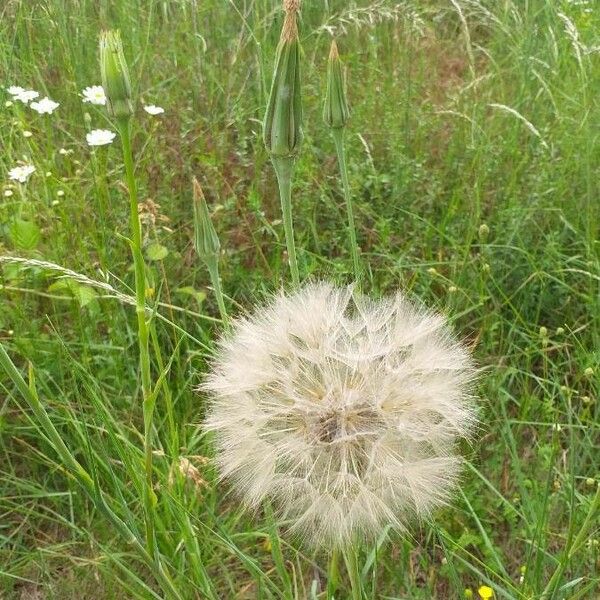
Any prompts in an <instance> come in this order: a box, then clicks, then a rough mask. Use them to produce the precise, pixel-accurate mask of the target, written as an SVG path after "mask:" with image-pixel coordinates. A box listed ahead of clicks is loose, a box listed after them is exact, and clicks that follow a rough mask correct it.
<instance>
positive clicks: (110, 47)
mask: <svg viewBox="0 0 600 600" xmlns="http://www.w3.org/2000/svg"><path fill="white" fill-rule="evenodd" d="M100 71H101V74H102V87H103V88H104V92H105V94H106V106H107V108H108V113H109V114H110V115H111V116H113V117H115V118H117V119H127V118H129V117H130V116H131V115H132V114H133V104H132V102H131V82H130V80H129V70H128V69H127V63H126V62H125V56H124V54H123V44H122V43H121V36H120V34H119V32H118V31H103V32H102V34H101V35H100Z"/></svg>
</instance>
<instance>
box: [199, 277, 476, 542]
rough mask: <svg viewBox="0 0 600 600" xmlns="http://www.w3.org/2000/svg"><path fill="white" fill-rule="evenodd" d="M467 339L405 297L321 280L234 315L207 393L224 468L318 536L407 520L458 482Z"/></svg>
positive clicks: (250, 498)
mask: <svg viewBox="0 0 600 600" xmlns="http://www.w3.org/2000/svg"><path fill="white" fill-rule="evenodd" d="M473 377H474V369H473V365H472V362H471V359H470V356H469V352H468V351H467V349H466V348H465V347H464V346H463V345H462V344H460V343H459V342H457V341H456V340H455V339H454V338H453V337H452V335H451V333H450V332H449V330H448V328H447V325H446V322H445V320H444V318H443V317H441V316H439V315H436V314H432V313H429V312H425V311H423V310H420V309H418V308H416V307H415V306H413V305H412V304H411V303H410V302H409V301H408V300H407V299H406V298H404V297H403V296H402V295H401V294H397V295H396V296H395V297H393V298H390V299H384V300H376V301H374V300H369V299H368V298H365V297H363V296H361V295H360V294H359V293H357V292H356V291H354V290H353V289H352V288H336V287H334V286H333V285H330V284H326V283H320V284H313V285H308V286H306V287H304V288H302V289H301V290H300V291H298V292H295V293H294V294H292V295H289V296H285V295H281V296H279V297H278V298H276V299H275V300H274V301H273V302H272V303H271V304H269V305H268V306H266V307H264V308H261V309H259V310H258V311H257V312H256V313H255V314H254V315H251V316H249V317H247V318H242V319H239V320H237V321H236V322H234V324H233V328H232V333H231V334H229V335H228V336H227V337H226V338H225V339H224V340H223V341H222V342H221V345H220V349H219V351H218V352H217V355H216V358H215V360H214V364H213V367H212V371H211V373H210V374H209V376H208V378H207V380H206V381H205V383H204V384H203V385H202V386H201V389H203V390H204V391H206V392H208V393H209V394H210V396H211V404H210V408H209V412H208V416H207V419H206V422H205V426H206V428H207V429H208V430H211V431H214V432H215V436H216V445H217V450H218V451H217V462H218V465H219V467H220V472H221V475H222V477H224V478H230V479H231V480H232V482H233V484H234V489H235V490H236V491H237V492H239V493H240V494H241V495H242V496H243V498H244V500H245V501H246V503H247V505H249V506H251V507H257V506H258V505H260V503H261V502H262V501H263V500H265V499H268V500H270V501H272V502H273V504H274V506H275V507H276V509H277V510H278V515H279V516H280V517H282V518H284V519H289V520H290V522H291V523H292V525H291V530H292V531H294V532H297V533H298V534H299V535H301V536H303V537H305V538H306V541H308V542H310V543H311V544H313V545H315V546H323V545H325V546H343V545H345V544H347V543H349V542H350V541H351V540H353V539H354V538H355V537H362V538H372V537H373V536H376V535H377V534H378V533H380V531H381V528H382V527H384V526H385V525H386V524H390V525H392V526H393V527H395V528H397V529H400V530H404V529H405V528H406V525H407V521H408V520H409V519H410V517H411V516H413V515H414V516H420V517H423V516H428V515H429V514H430V513H431V511H432V509H434V508H435V507H436V506H438V505H440V504H442V503H443V502H444V501H445V500H446V499H447V497H448V494H449V492H450V490H451V489H452V487H453V484H454V483H455V482H456V479H457V475H458V472H459V468H460V459H459V457H458V456H457V455H456V454H455V445H456V441H457V440H458V438H460V437H463V436H466V435H467V434H469V432H470V431H471V429H472V427H473V425H474V423H475V420H476V419H475V408H474V403H473V400H472V397H471V395H470V390H471V387H472V381H473Z"/></svg>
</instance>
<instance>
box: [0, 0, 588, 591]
mask: <svg viewBox="0 0 600 600" xmlns="http://www.w3.org/2000/svg"><path fill="white" fill-rule="evenodd" d="M281 22H282V14H281V11H280V2H279V1H278V0H231V1H223V0H187V1H185V2H184V1H183V0H180V1H173V2H163V1H156V0H144V1H142V0H123V1H121V2H108V1H104V0H102V1H99V2H98V1H92V0H36V1H34V2H30V1H25V0H7V1H5V2H3V3H2V4H1V5H0V73H1V74H2V77H1V80H0V85H2V88H3V89H2V90H0V141H1V147H2V153H0V177H1V178H2V183H1V190H2V194H3V195H2V196H0V247H1V248H0V249H1V252H0V255H2V258H0V267H1V278H2V279H1V288H0V294H1V296H0V302H1V304H0V307H1V310H0V342H1V343H2V346H3V347H4V348H5V349H6V351H7V353H8V355H9V356H10V357H11V359H12V361H14V363H15V365H16V366H17V368H18V371H15V372H14V373H13V374H12V375H13V377H9V371H6V370H5V369H3V370H2V372H1V374H0V389H1V390H2V393H1V395H0V449H1V453H2V454H1V455H2V459H1V461H0V515H1V519H0V597H2V598H18V599H26V598H61V599H62V598H162V597H165V596H166V595H167V594H168V593H169V592H168V591H166V588H168V587H169V584H168V583H165V582H170V584H171V585H172V587H173V588H174V589H175V590H176V591H177V592H176V593H177V594H179V596H180V597H182V598H240V599H241V598H286V599H288V598H325V597H327V596H326V587H327V561H326V559H325V558H324V557H323V556H320V555H319V554H318V553H317V554H316V555H315V554H313V553H310V552H307V551H306V550H305V549H303V547H302V546H301V545H299V544H297V543H296V541H295V540H294V539H288V538H286V537H280V536H279V524H277V523H275V522H274V520H273V519H272V518H271V515H270V512H269V509H268V507H265V510H264V513H261V514H257V515H253V514H248V513H246V512H244V511H243V510H242V509H241V508H240V506H239V503H238V501H237V499H236V498H235V496H234V494H232V490H231V489H230V488H229V487H228V486H227V485H225V484H218V483H217V481H216V479H217V475H216V472H215V469H214V466H213V460H212V453H213V451H212V445H211V440H210V437H207V436H206V435H203V432H202V430H201V429H200V427H199V423H200V422H201V421H202V419H203V417H204V411H205V398H204V397H202V395H199V394H197V393H195V392H194V386H196V385H197V384H198V383H199V382H200V380H201V377H202V373H203V372H204V371H205V368H206V362H207V360H208V359H209V358H210V356H211V349H212V347H213V344H214V340H215V338H216V335H218V332H219V331H220V330H221V328H222V324H221V322H220V317H219V315H220V311H219V308H220V307H219V305H218V303H217V300H216V298H215V296H214V294H213V293H212V288H211V274H210V273H209V272H208V270H207V269H206V267H205V265H204V263H203V262H202V261H200V260H199V259H198V257H197V256H196V254H195V252H194V219H193V212H194V210H193V206H194V197H193V188H192V181H193V179H194V177H195V178H197V179H198V181H199V182H200V184H201V186H202V189H203V190H204V195H205V196H206V200H207V202H208V206H209V208H210V211H211V215H212V220H213V223H214V225H215V227H216V230H217V232H218V235H219V238H220V242H221V249H222V253H221V259H220V264H219V267H220V277H221V282H222V287H223V293H224V295H225V302H226V304H227V312H228V313H229V314H230V315H234V314H238V313H240V312H243V311H244V310H245V309H248V308H249V307H251V306H252V304H253V303H254V302H255V301H257V300H261V299H263V298H265V297H266V296H267V295H268V294H270V293H271V292H272V291H274V290H276V289H278V288H279V287H280V286H281V285H286V284H287V282H288V279H289V273H288V265H287V257H286V254H285V236H284V232H283V225H282V221H281V212H280V208H279V198H278V189H277V182H276V179H275V175H274V173H273V170H272V168H271V166H270V161H269V158H268V156H267V153H266V151H265V149H264V147H263V143H262V137H261V120H262V117H263V115H264V110H265V107H266V103H267V98H268V93H269V87H270V80H271V73H272V61H273V57H274V54H275V47H276V44H277V40H278V37H279V31H280V26H281ZM104 28H119V29H120V30H121V32H122V36H123V40H124V45H125V55H126V56H127V58H128V61H129V65H130V71H131V77H132V81H133V84H134V88H135V89H134V97H135V98H137V99H138V102H137V103H136V115H135V117H134V119H133V123H132V142H133V152H134V156H135V178H136V180H137V183H138V193H139V197H140V200H141V205H140V215H141V219H142V223H143V230H144V234H145V235H144V240H143V247H144V254H145V259H146V261H147V262H148V264H149V265H150V269H149V271H148V277H150V278H151V281H150V282H149V288H150V289H149V290H148V291H147V293H146V302H147V305H148V306H149V307H150V308H151V310H152V313H153V315H154V317H153V319H152V320H151V325H150V327H149V346H150V349H151V352H152V356H153V372H152V376H153V382H154V384H155V386H156V387H155V388H154V390H153V392H155V393H156V409H155V415H154V424H153V431H152V432H151V433H152V437H153V443H154V455H153V482H154V486H155V493H156V494H157V497H158V499H159V501H158V503H157V505H156V507H155V516H154V526H155V533H156V542H157V547H158V549H159V552H160V556H161V566H162V568H163V569H164V571H163V572H157V568H156V564H155V563H153V562H152V557H150V559H148V557H146V558H144V556H143V544H142V548H141V549H140V548H139V546H140V540H143V539H144V503H143V498H144V489H145V485H146V479H145V474H144V464H145V460H146V459H145V456H144V423H143V409H142V403H141V401H140V397H141V383H140V377H139V372H138V351H137V346H138V337H137V324H136V316H135V302H136V301H135V286H134V272H133V270H132V268H131V259H130V249H129V245H128V243H127V239H126V238H127V236H128V235H129V228H128V218H129V217H128V215H129V212H128V211H129V208H128V206H129V205H128V196H127V188H126V186H125V181H126V173H125V171H124V169H123V163H122V158H121V154H120V148H119V143H118V140H116V141H115V143H113V144H112V145H109V146H103V147H98V148H96V149H95V150H93V151H92V149H91V148H90V147H88V146H87V145H86V143H85V134H86V132H87V131H88V130H89V129H96V128H106V129H113V130H116V129H115V126H114V124H112V123H111V122H110V120H109V118H108V117H107V115H106V112H105V111H104V110H103V107H96V106H90V105H87V104H83V103H82V102H81V98H80V97H79V95H78V94H80V92H81V90H82V89H83V88H84V87H86V86H89V85H95V84H99V83H100V73H99V66H98V55H97V47H98V35H99V33H100V31H101V30H102V29H104ZM331 31H335V32H336V37H337V41H338V45H339V49H340V54H341V56H342V59H343V61H344V63H345V65H346V66H347V68H348V93H349V98H350V104H351V110H352V116H351V120H350V122H349V124H348V127H347V132H346V138H345V155H346V162H347V173H348V186H349V188H350V192H351V195H352V203H353V207H354V218H355V224H356V230H357V241H358V244H359V247H360V249H361V252H360V260H361V263H362V266H363V268H364V273H363V287H364V288H365V289H366V290H368V291H369V293H372V294H374V295H378V294H384V293H386V292H388V291H394V290H396V289H397V288H402V289H404V290H406V291H407V292H408V293H409V294H413V295H415V296H417V297H419V298H422V299H423V300H424V301H425V302H426V303H427V304H428V305H430V306H432V307H436V308H437V309H439V310H441V311H443V312H444V313H446V314H447V315H448V317H449V318H450V319H451V320H452V321H453V324H454V327H455V329H456V330H457V331H458V332H459V333H460V334H461V335H462V336H465V337H466V338H467V339H468V340H469V341H470V343H471V345H472V347H473V351H474V354H475V357H476V360H477V362H478V364H479V365H480V367H481V371H482V374H481V385H480V393H481V396H482V398H483V400H482V402H481V414H480V419H481V423H480V428H479V432H478V436H477V439H476V441H474V442H473V443H472V444H471V445H469V446H466V445H465V448H464V452H465V454H466V456H467V458H468V462H467V465H466V468H465V473H464V477H463V482H462V485H461V487H460V490H459V492H458V493H457V495H456V498H455V501H454V502H453V505H452V506H450V507H448V508H447V509H444V510H443V511H441V512H438V513H437V514H436V515H435V519H434V521H433V522H432V523H431V524H418V523H415V525H414V528H413V529H412V530H411V533H410V535H408V536H406V535H405V536H400V535H398V534H392V533H389V532H385V534H384V535H382V536H381V538H380V539H379V540H378V543H377V544H374V545H372V546H369V547H364V548H361V549H360V552H359V553H358V556H357V557H356V560H357V564H356V567H355V568H353V569H350V572H351V573H353V576H354V577H359V578H360V579H361V582H360V585H361V587H362V590H363V592H362V593H363V597H365V598H370V599H375V598H378V599H379V598H381V599H408V598H410V599H413V598H415V599H429V598H439V599H444V598H462V597H464V596H465V590H466V589H470V590H472V591H473V593H474V597H477V589H478V588H479V586H481V585H488V586H490V587H492V588H493V590H494V592H495V596H496V597H498V598H517V599H530V598H531V599H538V598H547V599H549V598H557V599H559V598H569V599H576V598H596V597H598V593H599V578H598V560H599V551H600V549H599V538H598V530H597V525H596V522H595V519H597V516H598V498H599V496H598V492H597V486H598V480H599V477H600V461H599V459H598V452H599V437H598V429H599V424H598V417H599V413H600V411H599V408H598V391H599V390H598V372H599V371H600V364H599V363H600V351H599V348H600V327H599V325H598V317H599V315H600V293H599V292H600V286H599V282H600V252H599V246H598V234H599V228H598V227H599V222H600V220H599V212H600V211H599V200H600V186H599V185H598V172H599V168H600V128H599V127H598V123H600V106H599V104H598V96H599V92H600V60H599V55H600V35H599V34H598V32H599V31H600V10H599V9H598V7H596V6H595V3H594V2H592V1H590V2H569V1H566V0H564V1H561V0H527V1H525V0H523V1H517V0H503V1H501V2H496V1H491V0H489V1H484V0H480V1H475V0H451V1H449V2H445V1H442V0H429V1H426V0H419V1H416V2H389V1H386V0H372V1H370V2H369V1H366V0H361V1H359V2H356V3H353V4H349V3H347V2H343V1H342V0H323V1H322V2H308V1H305V3H304V7H303V10H302V18H301V33H300V37H301V42H302V46H303V67H304V69H303V70H304V74H303V78H304V85H303V94H304V109H305V117H304V118H305V139H304V143H303V147H302V151H301V153H300V156H299V158H298V161H297V164H296V174H295V178H294V197H293V205H294V233H295V237H296V249H297V253H298V263H299V269H300V274H301V276H302V277H303V278H315V279H318V278H328V279H332V280H334V281H338V282H348V281H351V279H352V274H353V270H354V266H353V257H352V255H351V252H350V248H349V246H348V240H347V236H346V230H347V216H346V202H345V198H344V193H343V187H342V185H341V181H340V177H339V167H338V162H337V156H336V147H335V144H334V141H333V139H332V138H331V135H330V132H329V130H328V128H327V127H326V126H324V125H323V124H322V118H321V114H322V103H323V100H324V94H325V76H326V65H327V55H328V51H329V44H330V32H331ZM9 85H20V86H22V87H25V88H33V89H36V90H39V91H40V92H41V95H42V96H45V95H48V96H50V97H51V98H52V99H53V100H55V101H57V102H59V103H60V107H59V108H58V109H57V110H56V112H54V113H53V114H51V115H38V114H37V113H35V112H33V111H32V110H31V109H29V108H28V107H26V106H25V105H23V104H20V103H18V102H15V103H14V104H13V105H12V106H5V104H4V102H5V101H7V100H9V99H10V96H9V95H8V94H6V93H5V91H4V88H5V87H7V86H9ZM142 100H143V102H144V103H146V104H158V105H160V106H163V107H164V108H165V114H164V115H161V116H150V115H148V114H146V113H145V112H144V111H143V110H142V109H141V101H142ZM86 112H87V113H88V114H89V117H88V118H86V116H85V113H86ZM24 131H30V132H31V133H32V134H33V135H32V136H30V137H25V136H24V135H23V132H24ZM61 149H64V150H65V151H66V152H61ZM24 156H25V157H27V161H29V162H31V164H33V165H35V167H36V172H35V173H34V174H33V175H32V176H31V178H30V179H29V181H28V182H27V183H26V184H22V185H18V184H16V183H14V182H9V181H8V176H7V173H8V170H9V169H11V168H13V167H14V166H15V165H16V164H17V162H18V161H19V160H21V159H22V158H23V157H24ZM6 191H10V192H12V194H5V193H4V192H6ZM10 257H12V258H10ZM14 257H20V259H24V260H19V259H16V258H14ZM3 364H6V361H4V363H3ZM5 373H6V374H5ZM17 376H22V377H23V378H24V381H23V385H22V386H21V387H20V388H19V385H16V384H15V382H16V381H18V377H17ZM28 377H29V382H30V385H29V387H28V386H27V383H26V381H25V380H27V379H28ZM23 386H24V387H23ZM28 394H29V395H30V396H31V398H33V400H35V398H39V400H40V402H41V405H42V406H43V407H45V409H46V411H47V415H48V416H49V419H50V422H51V424H52V426H53V427H54V428H55V430H56V432H57V434H58V435H59V438H60V439H61V440H62V441H63V442H64V445H65V447H66V448H67V449H68V450H69V452H71V453H72V459H73V460H75V461H76V463H77V464H80V465H82V466H83V468H84V469H85V470H86V472H87V473H88V474H89V475H90V477H91V479H92V481H93V482H94V483H93V486H92V487H91V488H90V489H89V490H88V491H89V494H87V495H86V494H85V493H83V491H82V487H81V485H80V483H81V482H82V480H78V479H77V477H74V475H73V473H74V472H75V471H74V469H76V467H74V466H73V465H69V464H65V462H64V460H62V458H61V456H60V455H59V454H57V452H56V448H57V442H56V440H53V439H52V436H49V433H48V431H49V429H48V428H47V427H46V428H44V424H43V421H41V420H40V419H39V418H38V414H37V413H36V412H35V411H32V410H31V409H30V407H29V405H28V404H27V402H26V401H25V397H26V396H27V395H28ZM31 398H30V399H31ZM78 481H79V483H78ZM84 484H85V482H84ZM91 498H92V499H91ZM118 522H120V523H122V524H123V527H121V529H119V527H120V526H117V525H116V523H118ZM584 523H587V524H588V525H589V527H588V528H586V529H584V530H585V531H586V532H587V533H586V535H585V536H582V535H578V534H579V532H580V530H581V528H582V526H583V525H584ZM594 527H596V529H594ZM129 535H130V537H128V536H129ZM339 579H340V581H339V585H338V594H339V595H338V596H337V597H339V598H346V597H350V592H349V581H348V576H347V575H346V571H345V570H344V569H343V568H342V567H341V565H340V569H339Z"/></svg>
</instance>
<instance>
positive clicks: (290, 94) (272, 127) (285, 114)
mask: <svg viewBox="0 0 600 600" xmlns="http://www.w3.org/2000/svg"><path fill="white" fill-rule="evenodd" d="M288 1H289V2H291V4H292V5H293V6H290V7H289V10H288V7H287V5H285V8H286V13H285V20H284V22H283V29H282V30H281V37H280V39H279V44H278V46H277V55H276V59H275V73H274V75H273V84H272V86H271V94H270V96H269V103H268V106H267V114H266V116H265V122H264V126H263V139H264V142H265V146H266V148H267V151H268V152H269V154H270V155H271V156H272V157H277V158H286V157H295V156H296V155H297V154H298V152H299V150H300V144H301V143H302V138H303V134H302V98H301V95H300V42H299V41H298V25H297V22H296V10H297V4H298V3H297V2H296V3H294V2H293V1H291V0H288ZM294 7H296V8H294Z"/></svg>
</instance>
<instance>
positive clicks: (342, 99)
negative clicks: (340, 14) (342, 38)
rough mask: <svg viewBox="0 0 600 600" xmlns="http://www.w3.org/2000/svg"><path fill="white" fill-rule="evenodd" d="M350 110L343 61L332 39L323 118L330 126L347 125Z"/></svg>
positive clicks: (335, 127) (334, 127)
mask: <svg viewBox="0 0 600 600" xmlns="http://www.w3.org/2000/svg"><path fill="white" fill-rule="evenodd" d="M349 116H350V111H349V110H348V101H347V99H346V81H345V78H344V71H343V69H342V61H341V60H340V55H339V53H338V48H337V44H336V43H335V40H332V41H331V50H330V52H329V60H328V62H327V94H326V96H325V106H324V108H323V120H324V121H325V124H326V125H327V126H328V127H331V128H333V129H337V128H340V127H345V126H346V123H347V122H348V117H349Z"/></svg>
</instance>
